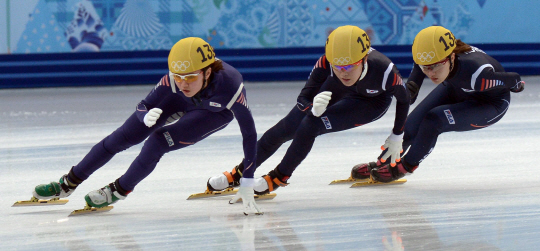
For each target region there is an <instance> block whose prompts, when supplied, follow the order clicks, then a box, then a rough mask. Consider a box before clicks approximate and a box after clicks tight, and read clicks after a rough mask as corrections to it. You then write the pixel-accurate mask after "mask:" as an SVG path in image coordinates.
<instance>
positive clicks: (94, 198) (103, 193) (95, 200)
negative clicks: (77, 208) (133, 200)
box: [84, 183, 126, 208]
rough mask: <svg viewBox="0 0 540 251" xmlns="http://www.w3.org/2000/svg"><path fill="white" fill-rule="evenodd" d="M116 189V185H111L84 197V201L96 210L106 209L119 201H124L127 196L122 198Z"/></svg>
mask: <svg viewBox="0 0 540 251" xmlns="http://www.w3.org/2000/svg"><path fill="white" fill-rule="evenodd" d="M115 188H116V187H115V186H114V183H111V184H109V185H107V186H105V187H103V188H101V189H98V190H95V191H92V192H89V193H88V194H87V195H86V196H84V200H85V201H86V203H88V205H89V206H90V207H95V208H102V207H106V206H109V205H111V204H114V203H116V202H117V201H118V200H124V199H125V198H126V196H122V195H121V194H120V193H118V191H116V189H115Z"/></svg>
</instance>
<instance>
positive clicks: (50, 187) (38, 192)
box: [33, 175, 77, 200]
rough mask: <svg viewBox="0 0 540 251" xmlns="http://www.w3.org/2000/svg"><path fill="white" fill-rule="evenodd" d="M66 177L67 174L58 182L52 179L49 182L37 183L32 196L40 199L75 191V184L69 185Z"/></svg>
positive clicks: (60, 196) (62, 196)
mask: <svg viewBox="0 0 540 251" xmlns="http://www.w3.org/2000/svg"><path fill="white" fill-rule="evenodd" d="M66 179H67V175H64V176H62V177H61V178H60V180H59V181H58V182H54V181H53V182H51V183H49V184H41V185H37V186H36V188H34V191H33V195H34V197H36V198H38V199H42V200H49V199H59V198H65V197H68V196H69V195H71V194H72V193H73V192H74V191H75V189H76V188H77V186H75V187H73V186H69V185H68V181H67V180H66Z"/></svg>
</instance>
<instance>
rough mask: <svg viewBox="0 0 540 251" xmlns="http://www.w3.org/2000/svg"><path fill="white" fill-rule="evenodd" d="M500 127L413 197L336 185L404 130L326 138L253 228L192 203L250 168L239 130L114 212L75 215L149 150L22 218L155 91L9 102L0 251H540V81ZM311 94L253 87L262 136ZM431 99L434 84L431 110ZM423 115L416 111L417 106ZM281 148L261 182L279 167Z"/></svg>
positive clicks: (172, 156)
mask: <svg viewBox="0 0 540 251" xmlns="http://www.w3.org/2000/svg"><path fill="white" fill-rule="evenodd" d="M524 80H525V81H526V82H527V86H526V89H525V91H524V92H523V93H520V94H512V101H511V106H510V109H509V110H508V112H507V114H506V115H505V117H504V118H503V119H502V120H501V121H500V122H498V123H497V124H495V125H493V126H491V127H488V128H485V129H482V130H478V131H472V132H462V133H455V132H453V133H446V134H443V135H441V136H440V137H439V140H438V143H437V146H436V148H435V150H434V151H433V153H432V154H431V155H430V156H429V157H428V158H427V159H426V160H425V161H424V162H423V163H422V164H421V165H420V167H419V168H418V169H417V170H416V171H415V173H414V174H413V175H410V176H407V177H406V178H407V179H408V182H407V183H405V184H403V185H393V186H377V187H364V188H349V185H332V186H330V185H328V183H329V182H330V181H332V180H334V179H345V178H347V177H349V175H350V170H351V168H352V166H353V165H355V164H358V163H361V162H367V161H373V160H375V158H376V157H377V156H378V154H379V153H380V150H379V147H380V146H381V145H382V144H383V143H384V140H385V139H386V137H387V136H388V135H389V133H390V130H391V128H392V125H393V118H394V114H395V105H394V104H393V105H392V108H391V109H390V110H389V111H388V113H387V114H386V115H385V116H384V117H383V118H381V119H380V120H378V121H376V122H374V123H371V124H368V125H365V126H361V127H358V128H355V129H352V130H348V131H344V132H338V133H333V134H328V135H323V136H320V137H318V138H317V140H316V141H315V145H314V147H313V150H312V151H311V153H310V154H309V155H308V157H307V158H306V159H305V160H304V162H302V164H301V165H300V166H299V167H298V169H297V170H296V172H295V173H294V175H293V176H292V177H291V179H290V180H289V182H290V185H289V186H287V187H285V188H280V189H279V190H277V197H276V198H274V199H273V200H269V201H259V202H258V205H259V206H260V208H261V209H262V210H263V211H264V213H265V214H264V215H262V216H251V215H250V216H247V217H246V216H244V215H243V214H242V213H241V212H242V206H241V204H236V205H229V204H228V199H229V198H225V197H222V198H213V199H205V200H189V201H188V200H186V198H187V197H188V196H189V195H190V194H192V193H198V192H203V191H204V190H205V187H206V181H207V179H208V178H209V177H210V176H214V175H217V174H219V173H221V172H223V171H226V170H229V171H230V169H232V167H234V166H235V165H236V164H238V163H240V161H241V160H242V156H243V152H242V146H241V144H242V141H241V140H242V139H241V136H240V131H239V127H238V124H237V122H236V120H234V121H233V122H232V123H231V124H230V125H229V126H228V127H227V128H225V129H224V130H222V131H219V132H217V133H215V134H214V135H212V136H210V137H209V138H207V139H206V140H203V141H202V142H199V143H198V144H196V145H194V146H190V147H187V148H184V149H181V150H179V151H176V152H171V153H169V154H166V155H165V156H164V157H163V158H162V159H161V162H160V163H159V164H158V166H157V168H156V170H155V171H154V172H153V173H152V174H151V175H150V176H149V177H148V178H147V179H145V180H143V181H142V182H141V183H140V184H139V185H138V186H137V187H136V189H135V190H134V192H133V193H131V194H130V195H129V196H128V198H127V199H126V200H124V201H120V202H118V203H116V204H115V205H114V206H115V208H114V209H113V210H112V211H110V212H106V213H99V214H93V215H85V216H77V217H67V216H68V214H69V213H70V212H71V211H72V210H75V209H80V208H82V207H83V205H84V195H86V193H88V192H89V191H91V190H95V189H98V188H101V187H103V186H104V185H106V184H108V183H110V182H112V181H114V180H115V179H116V178H118V177H119V176H120V175H122V174H123V173H124V171H125V170H126V169H127V168H128V166H129V165H130V163H131V161H132V160H133V159H134V158H135V157H136V155H137V154H138V153H139V151H140V149H141V145H138V146H135V147H132V148H130V149H128V150H126V151H125V152H122V153H120V154H118V155H117V156H116V157H115V158H113V159H112V161H110V162H109V163H108V164H107V165H105V166H104V167H103V168H101V169H100V170H98V171H97V172H95V173H94V174H93V175H92V176H91V177H90V178H89V179H88V180H86V181H85V182H84V183H83V184H81V185H80V186H79V187H78V189H77V190H76V191H75V193H74V194H72V195H71V196H70V197H69V199H70V202H69V203H68V204H66V205H63V206H48V207H11V205H12V204H13V203H14V202H15V201H17V200H27V199H30V197H31V191H32V189H33V188H34V186H36V185H38V184H41V183H47V182H50V181H53V180H55V181H57V180H58V179H59V178H60V176H61V175H63V174H65V173H67V172H68V171H69V169H70V168H71V166H72V165H75V164H77V163H78V162H79V161H80V160H81V159H82V157H83V156H84V155H85V154H86V153H87V152H88V151H89V150H90V148H91V147H92V146H93V145H94V144H95V143H97V142H98V141H100V140H101V139H102V138H104V137H105V136H107V135H108V134H109V133H111V132H112V131H113V130H114V129H116V128H117V127H118V126H120V125H121V124H122V123H123V122H124V120H125V119H126V118H127V117H128V116H129V115H130V114H131V113H132V112H133V111H134V109H135V106H136V104H137V103H138V102H139V101H140V100H141V99H143V98H144V97H145V96H146V95H147V93H148V92H149V91H150V90H151V89H152V88H153V86H150V85H145V86H123V87H83V88H49V89H14V90H0V141H1V144H0V165H1V168H0V182H1V184H2V185H1V189H0V205H1V206H0V226H1V230H0V250H55V251H59V250H76V251H83V250H295V251H300V250H388V251H389V250H392V251H394V250H401V249H400V247H401V246H403V247H404V249H405V250H467V251H469V250H538V248H539V246H540V182H539V181H540V172H539V168H538V166H537V165H538V164H537V163H538V159H537V157H538V156H539V154H538V151H539V150H540V77H525V78H524ZM302 86H303V83H302V82H288V83H272V84H268V83H246V88H247V91H248V97H247V98H248V102H249V105H250V108H251V110H252V112H253V115H254V118H255V123H256V126H257V131H258V134H259V137H260V136H261V135H262V134H263V133H264V132H265V131H266V130H267V129H268V128H270V127H271V126H273V125H274V124H275V123H276V122H278V120H279V119H281V118H282V117H284V116H285V115H286V114H287V112H288V111H289V110H290V109H291V108H292V107H293V106H294V105H295V103H296V96H297V94H298V93H299V91H300V89H301V88H302ZM432 88H433V84H431V82H430V81H426V82H425V83H424V86H423V88H422V90H421V92H420V97H419V99H422V98H423V97H424V96H425V95H427V93H428V92H429V91H431V90H432ZM413 108H414V106H413ZM288 146H289V144H288V143H287V144H285V145H283V146H282V147H281V148H280V149H279V151H278V152H276V154H275V155H274V156H272V157H271V158H270V159H269V160H268V161H267V162H266V163H264V164H263V165H262V166H261V167H259V169H258V170H257V172H256V175H257V176H260V175H263V174H266V173H267V172H268V171H269V170H271V169H273V168H274V167H275V166H276V165H277V164H278V163H279V161H280V160H281V158H282V157H283V155H284V153H285V151H286V149H287V147H288Z"/></svg>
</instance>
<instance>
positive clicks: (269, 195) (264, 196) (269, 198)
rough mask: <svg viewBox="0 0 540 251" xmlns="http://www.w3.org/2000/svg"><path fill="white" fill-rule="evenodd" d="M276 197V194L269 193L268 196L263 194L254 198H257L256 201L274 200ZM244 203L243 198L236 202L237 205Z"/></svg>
mask: <svg viewBox="0 0 540 251" xmlns="http://www.w3.org/2000/svg"><path fill="white" fill-rule="evenodd" d="M275 197H276V194H275V193H267V194H263V195H257V194H255V196H253V198H255V200H271V199H273V198H275ZM241 202H242V198H240V199H238V200H237V201H236V203H241Z"/></svg>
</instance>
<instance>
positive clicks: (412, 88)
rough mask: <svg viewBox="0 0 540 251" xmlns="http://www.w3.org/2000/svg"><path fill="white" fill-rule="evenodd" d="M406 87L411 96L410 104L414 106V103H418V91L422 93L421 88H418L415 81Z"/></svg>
mask: <svg viewBox="0 0 540 251" xmlns="http://www.w3.org/2000/svg"><path fill="white" fill-rule="evenodd" d="M405 85H406V86H407V89H408V90H409V93H410V94H411V101H410V104H411V105H412V104H414V101H416V97H418V91H420V87H418V85H417V84H416V83H415V82H413V81H409V82H407V83H406V84H405Z"/></svg>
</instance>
